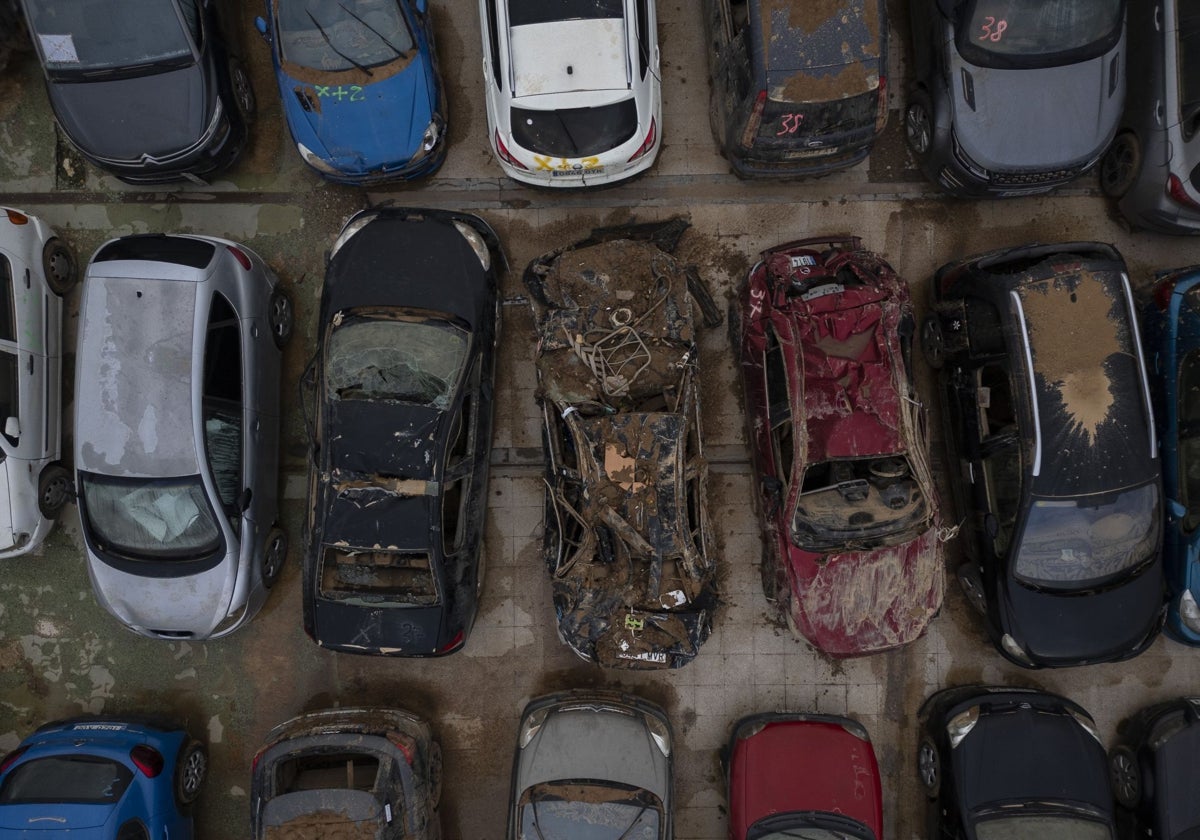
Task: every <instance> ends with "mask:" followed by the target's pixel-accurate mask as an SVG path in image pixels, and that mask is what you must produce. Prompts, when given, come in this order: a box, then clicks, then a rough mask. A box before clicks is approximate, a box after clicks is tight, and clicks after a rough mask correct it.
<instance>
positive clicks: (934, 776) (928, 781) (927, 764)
mask: <svg viewBox="0 0 1200 840" xmlns="http://www.w3.org/2000/svg"><path fill="white" fill-rule="evenodd" d="M917 777H918V778H919V779H920V780H921V787H923V788H925V794H926V795H927V796H929V797H930V798H931V799H932V798H933V797H935V796H937V794H938V788H939V787H940V786H941V784H942V761H941V759H940V758H938V752H937V747H935V746H934V745H933V741H932V740H931V739H930V738H929V737H928V736H926V737H924V738H922V739H921V746H920V747H918V748H917Z"/></svg>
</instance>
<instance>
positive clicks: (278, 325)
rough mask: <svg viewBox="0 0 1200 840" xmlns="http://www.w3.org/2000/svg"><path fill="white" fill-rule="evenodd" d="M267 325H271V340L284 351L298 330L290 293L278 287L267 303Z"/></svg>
mask: <svg viewBox="0 0 1200 840" xmlns="http://www.w3.org/2000/svg"><path fill="white" fill-rule="evenodd" d="M267 323H269V324H270V325H271V338H273V339H274V340H275V346H276V347H278V348H280V349H282V348H283V346H284V345H285V344H287V343H288V340H289V339H290V338H291V337H292V330H294V329H295V328H296V312H295V310H294V309H293V308H292V299H291V298H290V297H288V293H287V292H285V291H284V290H283V289H281V288H279V287H278V286H276V287H275V289H274V290H273V291H272V292H271V300H270V302H268V303H267Z"/></svg>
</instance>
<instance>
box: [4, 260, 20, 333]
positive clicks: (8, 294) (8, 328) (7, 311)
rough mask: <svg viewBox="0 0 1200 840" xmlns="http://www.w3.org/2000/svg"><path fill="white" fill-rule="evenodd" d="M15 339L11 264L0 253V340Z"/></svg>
mask: <svg viewBox="0 0 1200 840" xmlns="http://www.w3.org/2000/svg"><path fill="white" fill-rule="evenodd" d="M16 340H17V316H16V312H15V311H14V304H13V276H12V265H11V264H10V263H9V261H8V260H7V259H6V258H5V257H4V256H3V255H0V341H16Z"/></svg>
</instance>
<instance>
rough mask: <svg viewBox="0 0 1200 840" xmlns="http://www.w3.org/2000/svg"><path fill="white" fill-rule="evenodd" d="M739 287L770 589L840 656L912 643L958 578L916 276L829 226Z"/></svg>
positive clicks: (777, 252)
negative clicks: (915, 354)
mask: <svg viewBox="0 0 1200 840" xmlns="http://www.w3.org/2000/svg"><path fill="white" fill-rule="evenodd" d="M738 298H739V304H740V309H741V330H740V332H741V340H740V342H739V346H738V347H737V349H736V352H737V353H738V354H739V356H740V359H741V368H742V384H743V389H744V391H745V395H746V419H747V422H748V424H749V428H748V431H747V435H748V439H749V441H750V447H751V452H752V455H753V459H752V460H753V464H754V472H755V479H756V480H755V486H754V491H753V492H754V501H755V505H756V507H757V509H758V514H759V521H760V522H761V524H762V528H763V543H764V545H763V567H762V577H763V586H764V589H765V591H766V595H767V598H768V599H769V600H775V601H777V602H778V604H779V608H780V610H781V611H782V612H783V614H784V615H785V616H786V617H787V619H788V621H789V623H790V624H791V625H792V626H793V628H795V629H796V631H797V632H798V633H799V634H801V635H803V636H804V637H805V638H806V639H808V641H809V642H811V643H812V644H813V645H815V646H816V647H817V648H819V649H820V650H822V651H824V652H825V653H828V654H831V655H835V656H850V655H856V654H865V653H874V652H877V651H882V650H887V649H889V648H893V647H896V646H898V645H902V644H905V643H907V642H910V641H912V640H913V639H915V638H917V637H918V636H920V635H921V634H922V633H923V632H924V631H925V628H926V626H927V625H928V623H929V621H930V620H931V619H932V618H933V617H934V615H936V614H937V612H938V610H939V609H940V608H941V605H942V593H943V589H944V577H945V576H944V574H943V571H942V567H943V560H942V555H943V551H942V540H941V539H940V538H939V519H938V500H937V491H936V488H935V486H934V483H933V477H932V475H931V473H930V469H929V460H928V442H927V438H926V434H925V428H924V427H925V415H924V408H923V406H922V405H921V404H920V403H919V402H918V401H917V400H916V395H915V392H914V390H913V386H912V370H911V361H912V337H913V333H914V326H915V325H914V320H913V314H912V306H911V303H910V302H909V297H908V288H907V286H906V285H905V283H904V280H903V279H901V278H900V277H898V276H897V275H896V273H895V272H894V271H893V270H892V268H891V266H889V265H888V264H887V263H886V262H885V261H884V260H883V259H882V258H881V257H879V256H878V255H876V254H873V253H871V252H870V251H867V250H865V249H863V248H862V243H861V242H860V241H859V240H858V239H857V238H853V237H831V238H826V237H816V238H813V239H806V240H800V241H798V242H792V243H787V244H785V245H780V246H777V247H775V248H772V249H770V250H767V251H764V252H763V253H762V255H761V258H760V260H759V262H758V263H757V264H756V265H755V266H754V268H752V269H751V270H750V273H749V276H748V277H747V279H746V282H745V283H744V284H742V287H741V289H740V291H739V293H738Z"/></svg>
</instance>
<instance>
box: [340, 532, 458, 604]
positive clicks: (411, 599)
mask: <svg viewBox="0 0 1200 840" xmlns="http://www.w3.org/2000/svg"><path fill="white" fill-rule="evenodd" d="M320 581H321V596H322V597H324V598H332V599H335V600H339V601H351V602H353V601H369V602H371V603H378V602H380V601H384V600H386V601H389V602H392V603H401V604H415V605H419V606H433V605H436V604H437V603H438V592H437V583H436V581H435V580H434V577H433V569H432V567H431V565H430V562H429V555H428V554H425V553H423V552H414V551H393V550H388V549H354V548H348V547H346V546H333V545H330V546H326V547H325V551H324V554H323V555H322V557H321V576H320Z"/></svg>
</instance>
